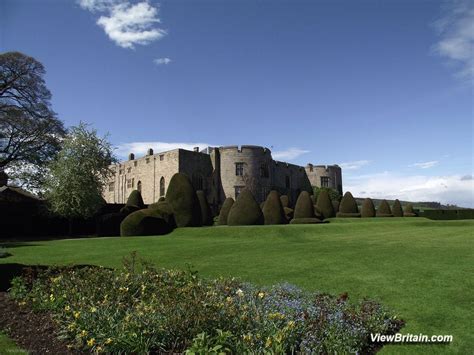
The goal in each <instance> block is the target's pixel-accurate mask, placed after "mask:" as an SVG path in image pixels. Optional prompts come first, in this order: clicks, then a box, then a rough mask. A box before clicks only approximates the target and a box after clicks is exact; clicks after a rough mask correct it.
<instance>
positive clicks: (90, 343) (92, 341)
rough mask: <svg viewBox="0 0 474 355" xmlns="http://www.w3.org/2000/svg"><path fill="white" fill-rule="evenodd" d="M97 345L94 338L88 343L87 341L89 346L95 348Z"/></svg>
mask: <svg viewBox="0 0 474 355" xmlns="http://www.w3.org/2000/svg"><path fill="white" fill-rule="evenodd" d="M94 344H95V339H94V338H90V339H89V340H88V341H87V345H88V346H94Z"/></svg>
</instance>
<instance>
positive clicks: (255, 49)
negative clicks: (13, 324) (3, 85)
mask: <svg viewBox="0 0 474 355" xmlns="http://www.w3.org/2000/svg"><path fill="white" fill-rule="evenodd" d="M473 43H474V3H473V2H472V1H455V0H454V1H453V0H451V1H436V0H398V1H396V0H360V1H352V0H345V1H342V0H335V1H334V0H333V1H329V0H325V1H317V0H314V1H310V0H162V1H154V0H149V1H145V0H77V1H76V0H2V1H0V50H1V52H5V51H20V52H23V53H25V54H28V55H30V56H32V57H34V58H36V59H37V60H39V61H40V62H42V63H43V64H44V66H45V68H46V71H47V73H46V76H45V80H46V85H47V86H48V88H49V89H50V90H51V92H52V95H53V99H52V106H53V109H54V110H55V111H56V112H57V114H58V117H59V118H60V119H62V120H63V121H64V122H65V124H66V126H72V125H77V124H78V123H79V122H80V121H83V122H87V123H90V124H91V126H92V127H94V128H95V129H97V130H98V132H99V133H100V134H101V135H104V134H109V139H110V140H111V141H112V143H113V144H114V145H115V146H116V147H117V150H116V153H117V155H118V156H119V158H124V157H125V156H126V155H127V153H129V152H131V151H132V152H134V153H135V154H136V155H138V156H140V154H144V153H145V151H146V149H147V148H149V147H153V148H154V149H155V152H157V151H160V150H169V149H173V148H176V147H184V148H192V147H194V146H200V147H205V146H208V145H211V146H219V145H243V144H254V145H261V146H266V147H268V148H270V149H271V151H272V153H273V157H274V158H275V159H278V160H283V161H288V162H291V163H295V164H301V165H306V164H307V163H309V162H311V163H313V164H339V165H340V166H342V168H343V184H344V190H345V191H351V192H352V193H353V194H354V195H355V196H358V197H373V198H399V199H403V200H412V201H439V202H441V203H445V204H446V203H451V204H458V205H461V206H465V207H474V180H473V171H474V169H473V149H474V145H473V133H474V132H473V78H474V56H473Z"/></svg>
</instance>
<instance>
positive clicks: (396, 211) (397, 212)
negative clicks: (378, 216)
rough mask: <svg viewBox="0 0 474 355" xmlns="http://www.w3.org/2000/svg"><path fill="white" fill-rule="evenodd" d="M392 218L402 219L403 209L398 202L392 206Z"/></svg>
mask: <svg viewBox="0 0 474 355" xmlns="http://www.w3.org/2000/svg"><path fill="white" fill-rule="evenodd" d="M392 214H393V217H403V208H402V205H401V203H400V201H398V199H397V200H395V202H394V203H393V206H392Z"/></svg>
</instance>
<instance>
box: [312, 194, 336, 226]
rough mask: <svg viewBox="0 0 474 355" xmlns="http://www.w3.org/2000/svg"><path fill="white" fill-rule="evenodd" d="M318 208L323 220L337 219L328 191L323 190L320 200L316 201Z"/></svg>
mask: <svg viewBox="0 0 474 355" xmlns="http://www.w3.org/2000/svg"><path fill="white" fill-rule="evenodd" d="M316 207H317V209H318V212H319V213H320V214H321V215H322V217H323V219H326V218H332V217H335V216H336V214H335V213H334V207H333V206H332V202H331V199H330V198H329V193H328V192H327V190H322V191H321V192H320V193H319V196H318V200H317V201H316Z"/></svg>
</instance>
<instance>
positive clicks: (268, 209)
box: [263, 190, 287, 224]
mask: <svg viewBox="0 0 474 355" xmlns="http://www.w3.org/2000/svg"><path fill="white" fill-rule="evenodd" d="M263 218H264V221H265V224H284V223H286V222H287V220H286V216H285V210H284V209H283V206H282V204H281V200H280V194H279V193H278V191H275V190H272V191H270V193H269V194H268V196H267V200H266V201H265V205H264V206H263Z"/></svg>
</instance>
